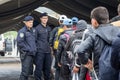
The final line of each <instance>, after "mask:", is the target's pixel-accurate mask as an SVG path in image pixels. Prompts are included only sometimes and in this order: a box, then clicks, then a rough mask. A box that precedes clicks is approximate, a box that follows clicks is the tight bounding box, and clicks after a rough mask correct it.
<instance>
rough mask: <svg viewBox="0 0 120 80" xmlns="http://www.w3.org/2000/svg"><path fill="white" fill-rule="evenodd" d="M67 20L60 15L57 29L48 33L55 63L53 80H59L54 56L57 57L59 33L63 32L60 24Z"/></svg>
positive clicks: (58, 71)
mask: <svg viewBox="0 0 120 80" xmlns="http://www.w3.org/2000/svg"><path fill="white" fill-rule="evenodd" d="M65 19H67V16H66V15H60V17H59V25H60V26H59V27H55V28H54V29H53V30H52V32H51V33H50V39H49V42H50V46H51V48H52V50H53V56H54V58H55V63H54V68H55V80H58V79H59V74H60V68H59V66H58V65H57V63H58V62H57V60H56V56H57V48H58V43H59V37H60V35H61V33H62V32H63V31H64V29H63V27H62V24H63V21H64V20H65Z"/></svg>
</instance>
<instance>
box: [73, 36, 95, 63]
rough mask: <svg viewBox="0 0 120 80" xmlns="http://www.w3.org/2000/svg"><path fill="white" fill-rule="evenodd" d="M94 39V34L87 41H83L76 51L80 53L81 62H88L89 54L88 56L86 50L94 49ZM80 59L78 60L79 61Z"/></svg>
mask: <svg viewBox="0 0 120 80" xmlns="http://www.w3.org/2000/svg"><path fill="white" fill-rule="evenodd" d="M93 46H94V39H93V38H92V36H89V37H88V38H87V39H86V40H85V41H83V42H81V44H80V46H78V47H77V49H76V50H75V52H76V53H77V54H78V57H79V60H80V62H78V64H79V63H81V64H86V63H87V62H88V56H86V52H88V51H89V50H91V49H93ZM79 60H78V61H79Z"/></svg>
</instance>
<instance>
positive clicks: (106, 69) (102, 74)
mask: <svg viewBox="0 0 120 80" xmlns="http://www.w3.org/2000/svg"><path fill="white" fill-rule="evenodd" d="M103 41H105V40H103ZM111 54H112V46H111V44H108V43H107V42H106V41H105V46H104V49H103V51H102V53H101V56H100V58H99V80H117V79H118V72H117V71H116V70H115V69H114V68H113V67H112V66H111V63H110V59H111Z"/></svg>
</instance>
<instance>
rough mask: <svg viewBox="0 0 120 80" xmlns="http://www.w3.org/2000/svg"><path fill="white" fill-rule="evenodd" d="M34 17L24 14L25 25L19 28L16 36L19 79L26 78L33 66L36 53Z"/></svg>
mask: <svg viewBox="0 0 120 80" xmlns="http://www.w3.org/2000/svg"><path fill="white" fill-rule="evenodd" d="M33 21H34V18H33V17H32V16H26V17H25V18H24V21H23V22H24V24H25V26H24V27H23V28H22V29H20V30H19V32H18V36H17V46H18V49H19V51H20V59H21V65H22V70H21V75H20V79H19V80H28V76H29V74H30V69H31V67H32V66H33V59H34V56H35V54H36V51H37V49H36V42H35V41H36V38H35V29H33Z"/></svg>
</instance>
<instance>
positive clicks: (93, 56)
mask: <svg viewBox="0 0 120 80" xmlns="http://www.w3.org/2000/svg"><path fill="white" fill-rule="evenodd" d="M92 62H93V65H94V53H92ZM93 73H94V76H95V79H96V80H98V77H97V74H96V72H95V69H94V67H93Z"/></svg>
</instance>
